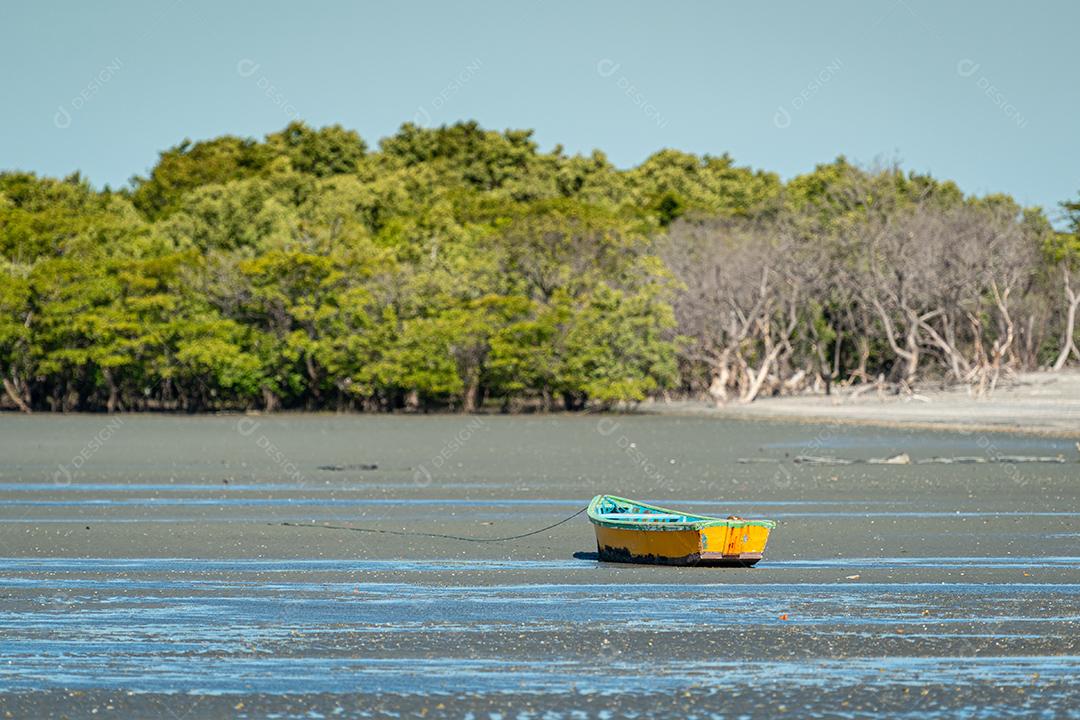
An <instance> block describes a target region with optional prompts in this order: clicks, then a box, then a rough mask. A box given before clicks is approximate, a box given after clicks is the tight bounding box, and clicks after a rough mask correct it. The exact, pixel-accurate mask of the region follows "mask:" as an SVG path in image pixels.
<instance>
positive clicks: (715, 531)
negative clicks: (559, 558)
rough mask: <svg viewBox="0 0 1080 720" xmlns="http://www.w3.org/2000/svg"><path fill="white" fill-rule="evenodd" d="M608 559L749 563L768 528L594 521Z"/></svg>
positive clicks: (654, 562)
mask: <svg viewBox="0 0 1080 720" xmlns="http://www.w3.org/2000/svg"><path fill="white" fill-rule="evenodd" d="M593 528H594V529H595V530H596V549H597V552H598V553H599V555H600V559H601V560H604V561H607V562H627V563H647V564H652V565H706V566H734V567H750V566H752V565H754V563H756V562H757V561H758V560H760V559H761V556H762V553H763V552H764V551H765V543H766V542H767V540H768V537H769V529H768V528H764V527H757V526H747V527H707V528H701V529H687V530H659V529H657V530H652V529H641V530H639V529H631V528H616V527H607V526H604V525H593Z"/></svg>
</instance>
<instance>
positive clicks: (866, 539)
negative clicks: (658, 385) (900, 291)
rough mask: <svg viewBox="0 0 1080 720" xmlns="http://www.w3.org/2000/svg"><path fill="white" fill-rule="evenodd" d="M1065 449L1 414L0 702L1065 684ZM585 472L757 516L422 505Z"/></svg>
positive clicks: (825, 703) (941, 705)
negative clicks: (607, 554)
mask: <svg viewBox="0 0 1080 720" xmlns="http://www.w3.org/2000/svg"><path fill="white" fill-rule="evenodd" d="M898 455H906V456H907V459H908V462H906V463H904V464H879V461H882V460H885V459H888V458H895V457H896V456H898ZM806 458H814V461H813V462H807V461H806ZM796 459H799V461H798V462H796ZM957 459H960V460H959V461H957ZM1078 460H1080V453H1078V452H1077V450H1076V447H1075V440H1074V439H1073V438H1070V437H1058V436H1049V435H1048V436H1033V435H1029V434H1021V433H1014V432H991V431H989V430H986V429H978V430H962V431H953V430H946V429H932V430H926V429H918V428H913V427H909V428H903V427H899V428H885V427H870V426H859V425H851V424H840V423H830V422H818V421H814V420H812V419H811V420H803V421H801V422H780V421H773V420H764V419H754V418H739V419H731V418H718V417H687V416H654V415H649V416H566V415H553V416H518V417H502V416H498V417H492V416H433V417H399V416H390V417H386V416H382V417H375V416H337V415H288V414H286V415H274V416H265V417H257V416H213V417H177V416H127V415H120V416H112V417H109V416H104V415H101V416H58V417H50V416H41V415H37V416H31V417H20V416H13V415H5V416H0V520H2V522H0V556H2V558H0V638H2V642H0V713H4V712H7V713H11V715H12V716H14V717H25V716H34V717H50V716H53V717H61V716H65V717H91V716H92V717H110V716H116V717H127V716H131V715H135V716H140V717H162V718H194V717H202V716H223V715H225V716H236V717H261V716H265V715H276V716H279V717H320V716H322V717H379V716H385V715H391V714H396V715H399V716H405V717H410V716H414V715H415V716H424V717H429V718H430V717H464V716H467V715H468V714H469V713H472V715H473V717H478V718H479V717H483V718H487V717H517V716H518V715H519V714H521V713H527V714H530V716H532V717H566V718H571V717H574V718H578V717H606V716H620V715H634V714H636V715H638V716H641V715H643V714H651V715H658V716H671V717H686V716H690V715H696V716H698V717H714V716H715V717H732V716H738V715H743V714H746V715H756V716H757V715H778V716H783V715H790V716H793V717H815V716H829V715H837V714H843V715H849V716H874V715H882V716H883V715H890V714H895V713H912V714H917V715H918V716H925V717H970V716H972V715H973V714H974V715H977V714H978V712H979V710H980V709H981V708H982V709H987V711H988V712H989V711H991V710H992V711H993V713H994V714H998V715H1003V714H1009V713H1014V714H1033V713H1038V712H1045V713H1047V714H1049V715H1066V714H1067V713H1069V712H1074V711H1075V708H1076V707H1077V706H1078V705H1080V682H1078V681H1077V677H1078V676H1080V672H1078V671H1080V647H1078V645H1080V641H1078V640H1077V637H1080V632H1078V630H1080V624H1078V623H1080V502H1078V501H1080V482H1078V478H1080V463H1078ZM600 492H611V493H615V494H618V495H623V496H629V497H635V498H640V499H643V500H649V501H653V502H656V503H658V504H661V505H666V506H671V507H685V508H688V509H692V510H693V511H695V512H702V513H706V514H717V515H729V514H738V515H741V516H744V517H766V518H770V519H773V520H776V521H777V523H778V527H777V528H776V530H775V531H774V532H773V534H772V536H771V538H770V542H769V546H768V548H767V550H766V554H765V559H764V560H763V561H762V562H761V563H760V564H759V565H758V566H757V567H755V568H753V569H732V568H670V567H650V566H636V565H618V564H608V563H600V562H598V561H597V559H596V557H595V541H594V536H593V531H592V528H591V526H590V525H589V523H588V521H587V520H586V519H585V518H584V516H583V515H581V516H578V517H575V518H573V519H571V520H570V521H568V522H566V523H563V524H561V525H558V526H557V527H555V528H552V529H551V530H547V531H545V532H542V533H540V534H538V535H535V536H532V537H528V538H523V539H519V540H512V541H506V542H474V541H469V540H460V539H450V538H445V537H432V536H431V535H424V534H423V533H430V534H444V535H457V536H462V537H466V536H467V537H470V538H474V539H477V540H485V539H491V538H498V537H503V536H509V535H516V534H519V533H523V532H527V531H530V530H533V529H537V528H542V527H545V526H547V525H551V524H553V523H557V522H558V521H560V520H562V519H564V518H567V517H569V516H571V515H572V514H573V513H575V512H576V511H578V510H579V509H581V508H582V507H584V505H585V503H586V502H587V501H588V499H589V498H590V497H591V496H592V495H594V494H596V493H600ZM325 525H333V526H337V527H338V528H350V527H351V528H356V529H357V530H355V531H354V530H348V529H331V528H326V527H323V526H325ZM378 531H389V533H384V532H378ZM390 533H393V534H390Z"/></svg>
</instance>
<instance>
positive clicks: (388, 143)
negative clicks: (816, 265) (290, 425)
mask: <svg viewBox="0 0 1080 720" xmlns="http://www.w3.org/2000/svg"><path fill="white" fill-rule="evenodd" d="M927 198H930V199H932V200H933V201H934V202H936V203H938V205H939V206H940V207H942V208H947V207H953V206H956V205H959V204H962V203H967V202H975V201H972V200H968V199H965V198H964V197H963V195H962V193H960V191H959V190H958V189H957V188H956V186H955V185H953V184H952V183H948V182H939V181H937V180H934V179H933V178H930V177H928V176H924V175H916V174H908V175H904V174H902V173H900V172H899V171H898V170H895V169H890V170H886V171H883V172H869V171H865V170H862V169H859V168H857V167H855V166H853V165H851V164H849V163H848V162H847V161H845V160H844V159H843V158H840V159H838V160H837V161H836V162H834V163H831V164H828V165H822V166H819V167H818V168H817V169H816V170H815V171H814V172H812V173H809V174H807V175H804V176H801V177H799V178H795V179H794V180H792V181H791V182H789V183H787V184H786V185H783V184H782V183H781V182H780V180H779V179H778V178H777V176H776V175H774V174H772V173H767V172H761V171H754V170H751V169H749V168H745V167H738V166H736V165H735V164H734V162H733V160H732V159H731V158H730V157H728V156H727V155H722V156H719V157H711V156H705V157H699V156H695V155H691V154H687V153H682V152H678V151H675V150H662V151H660V152H657V153H655V154H654V155H652V156H651V157H649V158H648V159H647V160H646V161H645V162H643V163H642V164H641V165H640V166H638V167H635V168H631V169H628V170H619V169H617V168H615V167H614V166H613V165H612V164H611V163H610V162H609V161H608V159H607V158H606V157H605V156H604V155H603V153H601V152H599V151H595V152H593V153H591V154H590V155H587V156H582V155H573V156H570V155H566V154H565V153H564V152H563V150H562V148H561V147H556V148H555V149H553V150H552V151H551V152H541V151H540V149H539V148H538V146H537V143H536V142H535V140H534V139H533V137H532V132H531V131H528V130H506V131H502V132H498V131H492V130H486V129H483V128H481V127H480V126H479V125H477V124H476V123H474V122H466V123H459V124H456V125H452V126H444V127H439V128H431V129H425V128H420V127H417V126H415V125H412V124H406V125H403V126H402V128H401V129H400V130H399V131H398V132H397V133H396V134H395V135H393V136H392V137H389V138H386V139H384V140H383V141H382V142H381V143H380V145H379V150H378V151H376V152H369V150H368V147H367V145H366V143H365V142H364V141H363V140H362V139H361V138H360V137H359V136H358V135H357V134H356V133H355V132H353V131H351V130H346V129H344V128H342V127H340V126H336V125H335V126H332V127H325V128H321V129H313V128H311V127H308V126H307V125H304V124H303V123H298V122H297V123H291V124H290V125H288V126H287V127H286V128H284V129H283V130H281V131H280V132H277V133H273V134H270V135H268V136H266V138H265V139H263V140H254V139H247V138H238V137H232V136H223V137H219V138H213V139H209V140H202V141H198V142H192V141H190V140H185V141H184V142H183V143H181V144H180V145H177V146H176V147H173V148H170V149H168V150H166V151H165V152H163V153H161V156H160V158H159V159H158V162H157V164H156V165H155V166H154V167H153V169H152V170H151V171H150V172H149V173H148V175H147V176H146V177H138V178H134V179H133V184H132V188H131V189H130V191H125V192H123V193H113V192H109V191H105V192H98V191H95V190H94V189H93V188H92V187H91V186H90V185H89V184H88V183H87V182H85V181H84V180H83V179H82V178H81V177H80V176H79V175H77V174H76V175H73V176H71V177H69V178H65V179H62V180H57V179H51V178H39V177H36V176H34V175H32V174H27V173H19V172H8V173H0V374H2V375H3V377H4V378H5V380H6V381H8V383H7V384H6V385H5V391H6V393H7V394H8V395H9V396H11V395H12V394H13V393H14V394H16V395H18V397H19V398H20V399H21V400H23V401H25V403H27V404H29V405H32V406H33V407H36V408H53V409H58V410H70V409H83V410H90V409H99V408H108V409H120V408H165V409H170V408H171V409H185V410H193V411H194V410H207V409H214V408H245V407H254V406H260V407H266V408H275V407H295V408H326V407H333V408H354V407H365V408H372V407H378V408H384V409H393V408H397V407H401V406H402V405H404V404H406V403H410V402H412V401H413V400H416V401H418V402H420V403H421V404H425V405H432V406H441V407H455V408H465V409H473V408H476V407H479V406H480V405H481V404H483V403H484V402H485V401H487V402H492V403H499V404H505V403H507V402H508V401H509V400H510V399H513V400H514V401H515V402H539V403H542V404H543V405H544V406H547V405H548V404H549V403H550V402H551V401H552V400H553V399H559V400H561V401H562V402H564V403H565V405H566V406H567V407H569V408H580V407H583V406H584V405H585V404H586V403H590V402H591V403H595V404H599V405H602V406H606V405H610V404H613V403H618V402H640V401H642V400H645V399H646V398H648V397H650V396H655V395H657V394H659V393H661V392H663V391H665V390H666V389H669V388H676V387H679V385H680V383H683V384H684V385H685V380H684V379H683V378H681V377H680V372H679V366H678V365H677V364H676V358H677V355H678V353H677V350H678V348H677V346H676V340H677V338H676V320H675V315H674V311H673V303H674V301H675V299H676V298H677V296H678V293H679V292H680V289H679V288H678V287H676V285H675V283H674V282H673V281H672V276H671V273H670V272H669V270H668V268H667V267H666V266H665V265H664V263H663V262H662V261H661V260H660V259H659V257H658V251H657V246H658V241H659V239H660V238H661V237H662V236H663V235H664V234H665V233H666V232H667V230H668V228H669V227H671V226H673V225H676V224H677V223H679V222H680V218H693V217H722V218H728V219H731V220H740V219H741V220H747V221H761V222H771V221H772V220H770V219H771V218H775V217H778V216H779V215H780V214H781V213H784V212H789V211H790V212H793V213H795V214H797V215H799V217H803V218H809V219H807V220H805V221H804V226H802V227H800V230H801V231H802V232H804V233H806V234H807V236H808V237H809V236H810V235H811V234H813V236H814V237H822V238H826V237H828V238H832V239H831V240H830V241H829V242H830V244H829V245H827V246H823V247H818V246H816V245H811V246H808V249H807V250H806V252H807V258H813V257H816V256H817V255H818V254H820V255H821V256H822V257H831V258H839V259H838V260H837V262H838V263H840V264H841V265H842V264H843V263H844V262H847V263H854V262H855V261H854V260H853V259H850V257H848V255H845V252H846V251H845V249H844V246H843V244H842V242H841V241H840V240H837V239H836V238H833V236H832V235H830V234H829V232H831V231H829V232H825V231H823V230H822V228H836V227H842V226H843V225H844V223H851V222H856V221H858V219H860V218H866V217H869V216H885V215H888V214H889V213H892V212H894V211H896V209H898V208H902V207H905V206H907V205H910V204H912V203H915V202H925V201H926V200H927ZM977 202H979V203H981V204H982V205H983V206H985V207H986V208H987V209H988V210H992V211H994V212H1000V213H1012V214H1014V215H1018V216H1019V215H1022V216H1023V222H1024V223H1025V224H1026V225H1027V226H1029V227H1030V228H1032V232H1035V231H1036V230H1037V229H1038V228H1041V230H1038V232H1040V233H1042V234H1041V235H1040V237H1041V236H1043V235H1045V236H1047V237H1049V238H1050V239H1048V240H1047V242H1046V257H1047V261H1048V262H1053V263H1056V262H1060V261H1061V260H1062V259H1065V258H1076V257H1078V256H1080V252H1078V251H1077V249H1076V247H1075V242H1076V240H1075V237H1076V236H1075V235H1061V234H1059V235H1054V234H1053V233H1051V232H1049V226H1048V225H1047V224H1046V220H1045V218H1044V217H1043V216H1042V214H1041V213H1038V212H1031V211H1022V210H1021V209H1020V208H1019V207H1017V206H1016V205H1015V203H1013V202H1012V200H1011V199H1010V198H1007V197H1004V196H992V197H988V198H984V199H981V200H979V201H977ZM1066 209H1067V210H1069V211H1070V212H1072V213H1073V218H1074V222H1076V220H1075V218H1077V217H1080V204H1076V203H1074V204H1066ZM837 237H839V235H837ZM843 309H844V301H843V299H842V298H840V297H839V296H836V297H832V296H829V297H822V298H819V299H818V300H816V301H815V302H813V303H810V304H808V305H807V306H806V307H805V308H804V311H803V314H804V315H805V321H806V322H807V323H808V324H809V327H810V330H811V333H810V335H811V336H812V339H813V341H814V342H816V343H817V344H818V346H824V345H829V344H832V343H834V342H837V333H836V331H835V329H834V318H835V317H836V316H837V315H838V314H840V313H841V312H842V311H843ZM684 329H685V328H684ZM878 345H879V344H875V345H874V347H875V348H876V347H878ZM875 352H876V351H875ZM683 362H684V364H685V363H686V360H685V358H684V359H683ZM687 372H689V373H691V374H698V375H700V374H701V370H700V368H691V369H689V370H687ZM7 385H10V386H11V387H7Z"/></svg>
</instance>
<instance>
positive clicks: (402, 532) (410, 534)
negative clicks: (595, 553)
mask: <svg viewBox="0 0 1080 720" xmlns="http://www.w3.org/2000/svg"><path fill="white" fill-rule="evenodd" d="M588 509H589V506H588V505H586V506H585V507H583V508H581V509H580V510H578V511H577V512H576V513H574V514H573V515H571V516H570V517H566V518H563V519H562V520H560V521H559V522H557V523H555V524H553V525H548V526H547V527H542V528H540V529H539V530H531V531H529V532H527V533H522V534H521V535H510V536H508V537H497V538H481V537H468V536H465V535H445V534H443V533H429V532H409V531H407V530H382V529H380V528H361V527H350V526H348V525H319V524H317V523H292V522H280V523H266V524H267V525H284V526H286V527H303V528H316V529H321V530H351V531H353V532H363V533H376V534H379V535H401V536H403V537H416V536H420V537H432V538H442V539H444V540H461V541H463V542H506V541H507V540H520V539H521V538H527V537H529V536H530V535H539V534H540V533H542V532H545V531H547V530H551V529H552V528H557V527H559V526H560V525H562V524H563V523H568V522H570V521H571V520H573V519H574V518H576V517H577V516H578V515H580V514H581V513H583V512H585V511H586V510H588Z"/></svg>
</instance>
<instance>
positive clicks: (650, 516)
mask: <svg viewBox="0 0 1080 720" xmlns="http://www.w3.org/2000/svg"><path fill="white" fill-rule="evenodd" d="M596 510H597V513H596V515H597V517H598V518H600V519H602V520H621V521H630V522H650V523H653V522H655V523H692V522H698V521H700V520H701V519H702V517H701V516H700V515H688V514H685V513H675V512H671V511H661V510H660V509H659V508H652V507H648V506H646V505H638V504H636V503H631V502H618V501H616V500H614V499H612V498H610V497H607V498H604V500H603V501H602V502H601V503H600V504H599V505H598V506H597V508H596Z"/></svg>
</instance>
